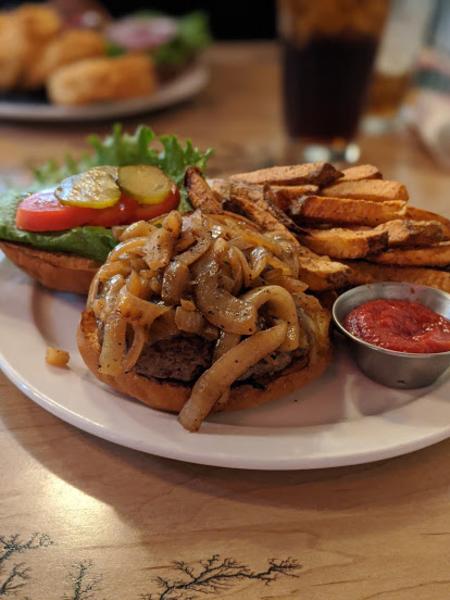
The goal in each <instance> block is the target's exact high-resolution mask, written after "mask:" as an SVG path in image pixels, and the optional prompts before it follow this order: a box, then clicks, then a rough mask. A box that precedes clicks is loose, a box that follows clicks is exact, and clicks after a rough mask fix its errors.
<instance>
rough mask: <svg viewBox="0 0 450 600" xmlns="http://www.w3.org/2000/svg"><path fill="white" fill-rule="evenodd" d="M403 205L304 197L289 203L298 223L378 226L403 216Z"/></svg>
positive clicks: (389, 201)
mask: <svg viewBox="0 0 450 600" xmlns="http://www.w3.org/2000/svg"><path fill="white" fill-rule="evenodd" d="M405 211H406V202H405V201H403V200H388V201H386V202H372V201H370V200H367V201H362V200H353V199H350V198H331V197H326V198H325V197H322V196H307V197H305V198H302V199H300V200H298V201H295V202H293V203H292V204H291V207H290V212H291V215H292V217H293V218H294V219H295V221H296V222H297V224H299V225H301V224H304V223H305V222H308V221H312V222H319V223H330V224H332V225H369V226H374V225H379V224H380V223H385V222H386V221H392V220H393V219H398V218H400V217H403V216H404V214H405Z"/></svg>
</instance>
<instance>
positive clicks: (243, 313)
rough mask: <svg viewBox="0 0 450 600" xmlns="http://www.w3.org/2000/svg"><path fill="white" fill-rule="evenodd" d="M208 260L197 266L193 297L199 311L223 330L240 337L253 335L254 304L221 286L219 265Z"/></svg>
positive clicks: (211, 258)
mask: <svg viewBox="0 0 450 600" xmlns="http://www.w3.org/2000/svg"><path fill="white" fill-rule="evenodd" d="M206 258H207V260H203V261H201V265H198V264H197V265H196V267H197V268H196V274H197V277H196V285H195V286H194V297H195V302H196V304H197V307H198V309H199V310H200V312H201V313H202V314H203V315H204V317H205V318H206V319H207V320H208V321H209V322H210V323H212V324H213V325H215V326H216V327H219V328H220V329H224V330H225V331H229V332H231V333H238V334H240V335H249V334H251V333H254V332H255V331H256V329H257V327H256V314H255V311H254V310H253V308H252V306H251V304H249V303H248V302H246V301H245V300H241V299H240V298H236V296H233V295H232V294H230V292H228V291H227V290H224V289H223V288H221V287H219V265H218V263H217V261H216V260H215V259H214V258H213V257H206Z"/></svg>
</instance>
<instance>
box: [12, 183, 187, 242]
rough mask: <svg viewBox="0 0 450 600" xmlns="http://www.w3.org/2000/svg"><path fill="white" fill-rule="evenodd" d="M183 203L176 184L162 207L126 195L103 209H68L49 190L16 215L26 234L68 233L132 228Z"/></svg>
mask: <svg viewBox="0 0 450 600" xmlns="http://www.w3.org/2000/svg"><path fill="white" fill-rule="evenodd" d="M179 201H180V193H179V191H178V188H177V187H176V186H175V185H174V186H173V188H172V190H171V193H170V194H169V195H168V196H167V197H166V199H165V200H164V201H163V202H160V203H159V204H147V205H143V204H139V203H138V202H136V201H135V200H133V199H132V198H130V197H128V196H125V195H124V194H122V196H121V198H120V200H119V202H118V203H117V204H116V205H115V206H111V207H109V208H100V209H98V208H80V207H79V206H65V205H63V204H61V202H59V200H58V199H57V198H56V197H55V195H54V191H53V190H46V191H43V192H37V193H35V194H32V195H31V196H28V197H27V198H25V199H24V200H22V202H21V203H20V205H19V207H18V209H17V213H16V226H17V227H18V228H19V229H24V230H26V231H64V230H66V229H72V228H73V227H80V226H82V225H97V226H100V227H113V226H114V225H128V224H130V223H133V222H134V221H140V220H141V219H143V220H149V219H153V218H154V217H157V216H158V215H162V214H164V213H166V212H169V211H170V210H173V209H174V208H176V207H177V206H178V203H179Z"/></svg>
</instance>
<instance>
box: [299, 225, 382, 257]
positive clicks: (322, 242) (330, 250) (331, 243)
mask: <svg viewBox="0 0 450 600" xmlns="http://www.w3.org/2000/svg"><path fill="white" fill-rule="evenodd" d="M300 241H301V242H302V244H304V245H305V246H308V248H310V249H311V250H314V252H317V254H327V255H328V256H331V257H333V258H364V257H365V256H367V255H368V254H374V253H376V252H381V251H382V250H385V249H386V248H387V246H388V234H387V232H386V231H377V228H375V229H363V230H358V229H343V228H341V227H333V228H332V229H308V230H307V233H306V234H302V235H301V236H300Z"/></svg>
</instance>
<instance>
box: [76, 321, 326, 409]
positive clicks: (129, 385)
mask: <svg viewBox="0 0 450 600" xmlns="http://www.w3.org/2000/svg"><path fill="white" fill-rule="evenodd" d="M77 340H78V348H79V350H80V353H81V356H82V357H83V360H84V362H85V363H86V365H87V366H88V367H89V369H90V370H91V371H92V373H93V374H94V375H95V376H96V377H97V378H98V379H100V380H101V381H103V382H104V383H107V384H108V385H110V386H111V387H113V388H115V389H116V390H118V391H119V392H122V393H124V394H127V395H128V396H131V397H132V398H136V399H137V400H140V401H141V402H143V403H144V404H147V405H148V406H151V407H152V408H156V409H158V410H165V411H168V412H175V413H178V412H180V410H181V409H182V408H183V405H184V404H185V402H186V401H187V399H188V398H189V396H190V394H191V388H190V387H189V386H183V385H176V384H174V383H170V382H167V381H158V380H157V379H148V378H147V377H143V376H142V375H138V374H137V373H134V372H132V371H131V372H129V373H124V374H122V375H119V376H117V377H112V376H108V375H102V374H101V373H99V370H98V360H99V355H100V345H99V343H98V338H97V324H96V320H95V316H94V313H93V312H91V311H85V312H83V314H82V316H81V322H80V326H79V328H78V334H77ZM330 359H331V347H330V344H329V343H328V342H327V343H326V344H325V345H324V347H323V350H322V352H320V353H319V354H318V356H317V359H316V360H315V361H314V363H312V364H309V365H307V366H306V367H305V366H303V367H302V366H300V365H299V364H298V365H295V364H294V365H292V366H291V367H289V368H288V369H285V370H284V371H283V372H282V373H281V374H280V375H279V376H278V377H275V379H274V380H273V381H271V382H270V383H269V384H268V385H267V386H266V387H265V389H263V390H262V389H256V388H254V387H253V386H251V385H241V386H239V387H236V388H232V390H231V394H230V400H229V401H228V403H227V404H226V406H225V407H224V408H223V410H240V409H243V408H250V407H252V406H258V405H259V404H263V403H264V402H269V401H270V400H275V399H277V398H281V397H282V396H285V395H287V394H290V393H292V392H294V391H296V390H298V389H299V388H300V387H302V386H304V385H306V384H307V383H309V382H310V381H312V380H313V379H315V378H317V377H319V375H321V373H322V372H323V371H324V370H325V368H326V367H327V365H328V364H329V362H330Z"/></svg>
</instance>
